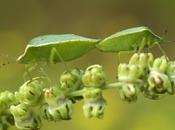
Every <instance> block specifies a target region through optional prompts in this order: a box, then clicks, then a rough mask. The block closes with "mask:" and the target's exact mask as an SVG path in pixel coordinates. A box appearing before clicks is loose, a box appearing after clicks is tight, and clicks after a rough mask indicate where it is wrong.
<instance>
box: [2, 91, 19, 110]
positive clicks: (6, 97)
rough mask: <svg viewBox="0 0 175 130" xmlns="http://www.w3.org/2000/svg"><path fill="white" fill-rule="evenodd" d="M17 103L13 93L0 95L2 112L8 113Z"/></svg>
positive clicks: (7, 92)
mask: <svg viewBox="0 0 175 130" xmlns="http://www.w3.org/2000/svg"><path fill="white" fill-rule="evenodd" d="M16 103H17V99H16V97H15V95H14V94H13V93H12V92H9V91H4V92H1V93H0V108H1V109H0V112H4V111H7V110H8V108H9V107H10V106H11V105H13V104H16Z"/></svg>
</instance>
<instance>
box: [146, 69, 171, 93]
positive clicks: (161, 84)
mask: <svg viewBox="0 0 175 130" xmlns="http://www.w3.org/2000/svg"><path fill="white" fill-rule="evenodd" d="M148 84H149V86H148V90H154V91H155V92H156V93H160V94H161V93H165V92H167V90H168V89H170V88H171V87H172V86H171V82H170V80H169V77H168V76H167V75H166V74H164V73H160V72H157V71H153V70H152V71H151V72H150V75H149V77H148Z"/></svg>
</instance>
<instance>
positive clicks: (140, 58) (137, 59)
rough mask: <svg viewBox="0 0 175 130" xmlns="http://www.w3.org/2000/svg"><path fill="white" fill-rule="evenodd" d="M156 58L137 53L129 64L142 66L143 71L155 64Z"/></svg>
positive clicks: (150, 54) (147, 54)
mask: <svg viewBox="0 0 175 130" xmlns="http://www.w3.org/2000/svg"><path fill="white" fill-rule="evenodd" d="M153 60H154V57H153V55H152V53H135V54H134V55H133V56H132V57H131V59H130V61H129V64H136V65H140V66H141V67H142V68H143V69H146V68H149V67H150V66H151V65H152V63H153Z"/></svg>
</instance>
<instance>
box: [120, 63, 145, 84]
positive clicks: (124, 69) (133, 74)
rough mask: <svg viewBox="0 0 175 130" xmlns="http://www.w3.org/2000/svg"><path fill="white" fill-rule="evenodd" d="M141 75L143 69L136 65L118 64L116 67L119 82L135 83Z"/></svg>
mask: <svg viewBox="0 0 175 130" xmlns="http://www.w3.org/2000/svg"><path fill="white" fill-rule="evenodd" d="M143 74H144V73H143V69H142V68H141V67H140V66H138V65H130V64H120V65H119V67H118V80H119V81H136V80H137V79H139V78H140V77H141V76H143Z"/></svg>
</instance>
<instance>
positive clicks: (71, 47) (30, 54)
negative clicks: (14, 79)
mask: <svg viewBox="0 0 175 130" xmlns="http://www.w3.org/2000/svg"><path fill="white" fill-rule="evenodd" d="M98 41H99V40H97V39H90V38H85V37H81V36H78V35H74V34H63V35H45V36H39V37H36V38H34V39H32V40H31V41H30V42H29V44H28V45H27V47H26V49H25V52H24V53H23V54H22V55H21V56H19V58H18V59H17V61H18V62H19V63H23V64H26V63H31V62H42V61H44V62H50V60H51V58H52V60H53V62H54V63H57V62H60V61H61V59H60V57H61V58H62V60H64V61H69V60H73V59H76V58H79V57H80V56H82V55H84V54H86V53H87V52H88V51H90V50H92V49H93V48H95V45H96V44H97V43H98Z"/></svg>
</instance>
